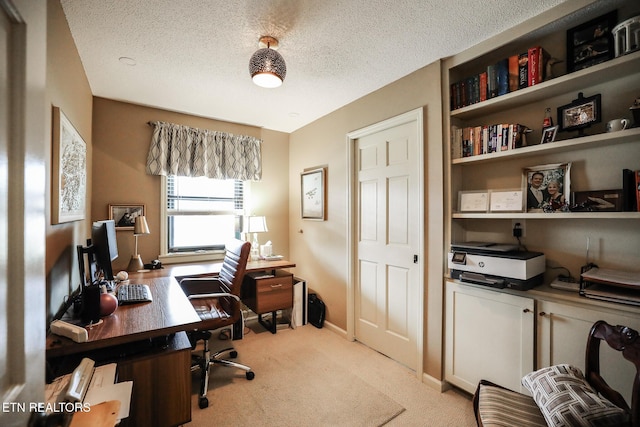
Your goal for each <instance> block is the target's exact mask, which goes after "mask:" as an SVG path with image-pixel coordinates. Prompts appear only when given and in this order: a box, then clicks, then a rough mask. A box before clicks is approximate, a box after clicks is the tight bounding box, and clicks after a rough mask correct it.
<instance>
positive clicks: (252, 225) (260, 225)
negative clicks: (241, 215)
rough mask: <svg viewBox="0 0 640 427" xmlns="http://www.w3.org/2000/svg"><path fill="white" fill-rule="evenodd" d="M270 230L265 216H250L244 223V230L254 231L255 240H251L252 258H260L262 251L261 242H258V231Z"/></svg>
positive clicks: (253, 259) (246, 231)
mask: <svg viewBox="0 0 640 427" xmlns="http://www.w3.org/2000/svg"><path fill="white" fill-rule="evenodd" d="M266 231H269V229H268V228H267V219H266V218H265V217H263V216H248V217H247V218H246V221H245V223H244V232H245V233H253V241H252V242H251V260H252V261H255V260H257V259H258V255H259V253H260V243H258V233H264V232H266Z"/></svg>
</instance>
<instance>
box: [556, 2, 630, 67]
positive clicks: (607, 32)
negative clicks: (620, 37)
mask: <svg viewBox="0 0 640 427" xmlns="http://www.w3.org/2000/svg"><path fill="white" fill-rule="evenodd" d="M617 19H618V16H617V12H616V11H615V10H614V11H613V12H609V13H607V14H606V15H602V16H599V17H598V18H595V19H592V20H591V21H588V22H585V23H584V24H581V25H578V26H577V27H573V28H570V29H569V30H568V31H567V72H568V73H572V72H574V71H578V70H582V69H583V68H587V67H591V66H593V65H596V64H600V63H601V62H605V61H608V60H610V59H613V57H614V54H615V52H614V46H613V35H612V34H611V30H612V29H613V27H614V26H615V25H616V23H617Z"/></svg>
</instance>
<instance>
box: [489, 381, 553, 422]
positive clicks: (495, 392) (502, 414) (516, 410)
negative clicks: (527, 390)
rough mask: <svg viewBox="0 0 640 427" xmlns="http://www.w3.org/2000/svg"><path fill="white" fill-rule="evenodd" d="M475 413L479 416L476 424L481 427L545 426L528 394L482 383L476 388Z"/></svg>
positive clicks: (538, 410)
mask: <svg viewBox="0 0 640 427" xmlns="http://www.w3.org/2000/svg"><path fill="white" fill-rule="evenodd" d="M477 415H478V417H479V418H480V419H479V423H478V425H481V426H483V427H490V426H519V427H546V426H547V423H546V422H545V420H544V417H543V416H542V414H541V413H540V409H538V406H537V405H536V402H534V401H533V399H532V398H531V397H530V396H526V395H524V394H521V393H517V392H515V391H511V390H508V389H506V388H502V387H497V386H492V385H486V384H482V383H481V384H480V386H479V389H478V414H477Z"/></svg>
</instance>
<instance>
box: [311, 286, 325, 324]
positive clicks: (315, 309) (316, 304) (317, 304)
mask: <svg viewBox="0 0 640 427" xmlns="http://www.w3.org/2000/svg"><path fill="white" fill-rule="evenodd" d="M324 312H325V307H324V302H322V300H321V299H320V298H318V295H316V294H309V299H308V303H307V314H308V320H309V323H311V324H312V325H313V326H315V327H316V328H322V325H323V324H324Z"/></svg>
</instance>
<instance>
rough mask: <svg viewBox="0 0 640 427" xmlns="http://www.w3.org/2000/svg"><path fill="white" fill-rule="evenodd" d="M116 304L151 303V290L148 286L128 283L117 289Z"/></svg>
mask: <svg viewBox="0 0 640 427" xmlns="http://www.w3.org/2000/svg"><path fill="white" fill-rule="evenodd" d="M117 296H118V304H120V305H122V304H133V303H137V302H151V301H153V298H152V297H151V289H149V286H148V285H143V284H137V283H129V284H124V285H120V286H119V287H118V295H117Z"/></svg>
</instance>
